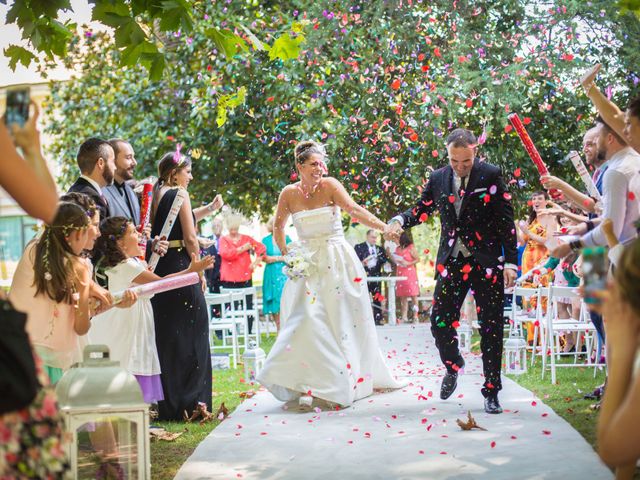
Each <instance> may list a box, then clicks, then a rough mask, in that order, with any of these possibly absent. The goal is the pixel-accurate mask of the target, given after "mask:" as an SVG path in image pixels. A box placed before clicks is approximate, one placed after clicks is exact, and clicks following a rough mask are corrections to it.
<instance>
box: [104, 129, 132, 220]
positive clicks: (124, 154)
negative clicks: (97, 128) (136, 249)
mask: <svg viewBox="0 0 640 480" xmlns="http://www.w3.org/2000/svg"><path fill="white" fill-rule="evenodd" d="M109 145H111V148H113V151H114V154H115V166H116V170H115V173H114V177H113V183H112V184H111V185H107V186H106V187H105V188H103V189H102V193H103V194H104V196H105V197H106V198H107V203H108V212H109V215H108V216H109V217H125V218H128V219H129V220H131V221H132V222H133V223H134V225H138V224H139V223H140V201H139V200H138V197H137V195H136V194H135V192H134V191H133V189H132V188H131V187H130V186H129V184H128V183H127V181H128V180H133V170H134V168H135V166H136V165H137V164H138V162H136V157H135V152H134V151H133V148H132V147H131V144H130V143H129V142H126V141H125V140H122V139H120V138H113V139H111V140H109Z"/></svg>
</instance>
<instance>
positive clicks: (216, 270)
mask: <svg viewBox="0 0 640 480" xmlns="http://www.w3.org/2000/svg"><path fill="white" fill-rule="evenodd" d="M213 240H215V235H214V236H213ZM200 253H201V254H204V255H211V256H212V257H213V258H214V259H215V263H214V264H213V268H210V269H209V270H205V271H204V276H205V278H206V279H207V286H208V287H209V291H210V292H212V293H220V264H221V261H222V260H221V259H220V253H219V252H218V250H217V249H216V244H215V242H214V243H213V245H211V246H210V247H209V248H205V249H202V251H201V252H200Z"/></svg>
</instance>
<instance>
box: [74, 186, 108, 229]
mask: <svg viewBox="0 0 640 480" xmlns="http://www.w3.org/2000/svg"><path fill="white" fill-rule="evenodd" d="M71 192H78V193H84V194H85V195H89V196H90V197H91V199H92V200H93V201H94V202H95V204H96V207H98V210H99V211H100V221H102V220H104V219H105V218H107V217H108V216H109V215H108V207H107V202H106V201H105V199H104V198H103V197H101V196H100V194H99V193H98V191H97V190H96V189H95V188H94V186H93V185H91V184H90V183H89V182H87V181H86V180H85V179H84V178H82V177H79V178H78V179H77V180H76V182H75V183H74V184H73V185H71V188H69V193H71Z"/></svg>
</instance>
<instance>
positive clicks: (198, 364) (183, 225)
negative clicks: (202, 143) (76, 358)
mask: <svg viewBox="0 0 640 480" xmlns="http://www.w3.org/2000/svg"><path fill="white" fill-rule="evenodd" d="M192 179H193V177H192V176H191V160H190V159H189V158H188V157H186V156H184V155H181V154H180V153H179V152H171V153H167V154H166V155H164V156H163V157H162V158H161V159H160V162H159V163H158V181H157V182H156V184H155V185H154V189H153V201H152V210H151V218H152V229H151V236H152V237H155V236H156V235H159V234H160V232H161V230H162V227H163V226H164V224H165V221H166V220H167V218H168V217H169V216H170V211H171V206H172V205H173V202H174V200H175V198H176V196H177V195H178V194H180V195H181V196H182V197H183V198H184V201H183V203H182V206H181V207H180V211H179V213H178V217H177V218H176V219H175V222H174V223H173V225H172V228H171V231H170V233H169V237H168V238H167V240H168V241H169V250H168V252H167V253H166V255H165V256H164V257H162V258H160V260H159V261H158V264H157V266H156V269H155V272H154V273H155V274H157V275H158V276H160V277H164V276H166V275H169V274H172V273H176V272H181V271H183V270H185V269H187V268H188V267H189V264H190V263H191V261H192V258H193V257H194V256H195V260H196V261H198V260H199V259H200V245H199V243H198V238H197V236H196V228H195V226H196V224H197V222H198V221H200V220H202V219H203V218H205V217H207V216H209V215H211V214H213V213H214V212H215V211H216V210H217V209H219V208H221V207H222V203H223V202H222V197H220V196H219V195H218V196H216V198H215V199H214V201H213V202H211V203H209V204H208V205H205V206H204V207H199V208H195V209H192V208H191V200H190V199H189V195H188V193H187V187H188V186H189V183H190V182H191V180H192ZM202 278H203V280H202V285H191V286H188V287H183V288H179V289H176V290H171V291H169V292H164V293H159V294H156V295H154V296H153V298H152V299H151V304H152V306H153V316H154V320H155V333H156V346H157V348H158V358H159V359H160V369H161V371H162V373H161V374H160V375H161V380H162V390H163V392H164V400H162V401H160V402H159V403H158V413H159V418H160V420H182V419H183V416H184V412H185V411H186V412H187V414H189V415H190V414H191V412H192V411H193V410H194V409H195V408H196V407H197V406H198V403H204V404H205V405H206V406H207V408H208V409H209V410H211V356H210V351H209V319H208V315H207V310H206V308H207V305H206V303H205V300H204V293H203V292H204V289H205V281H204V277H202Z"/></svg>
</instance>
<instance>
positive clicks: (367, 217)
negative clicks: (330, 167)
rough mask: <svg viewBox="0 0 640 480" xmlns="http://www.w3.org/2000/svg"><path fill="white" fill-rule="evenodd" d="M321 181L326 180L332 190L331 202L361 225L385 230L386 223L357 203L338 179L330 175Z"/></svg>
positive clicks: (380, 230)
mask: <svg viewBox="0 0 640 480" xmlns="http://www.w3.org/2000/svg"><path fill="white" fill-rule="evenodd" d="M323 182H327V187H328V188H329V189H331V190H332V192H331V199H332V200H333V203H335V204H336V205H337V206H339V207H340V208H341V209H342V210H344V211H345V212H347V213H348V214H349V215H351V216H352V217H353V218H355V219H356V220H358V221H359V222H360V223H362V224H363V225H366V226H367V227H370V228H373V229H375V230H378V231H379V232H384V231H385V228H386V227H387V225H386V223H384V222H383V221H382V220H380V219H379V218H378V217H376V216H375V215H374V214H373V213H371V212H369V211H368V210H367V209H366V208H364V207H361V206H360V205H358V204H357V203H356V202H355V201H354V200H353V198H351V196H350V195H349V194H348V193H347V191H346V190H345V188H344V186H343V185H342V184H341V183H340V182H339V181H338V180H336V179H335V178H332V177H327V178H325V179H323Z"/></svg>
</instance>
